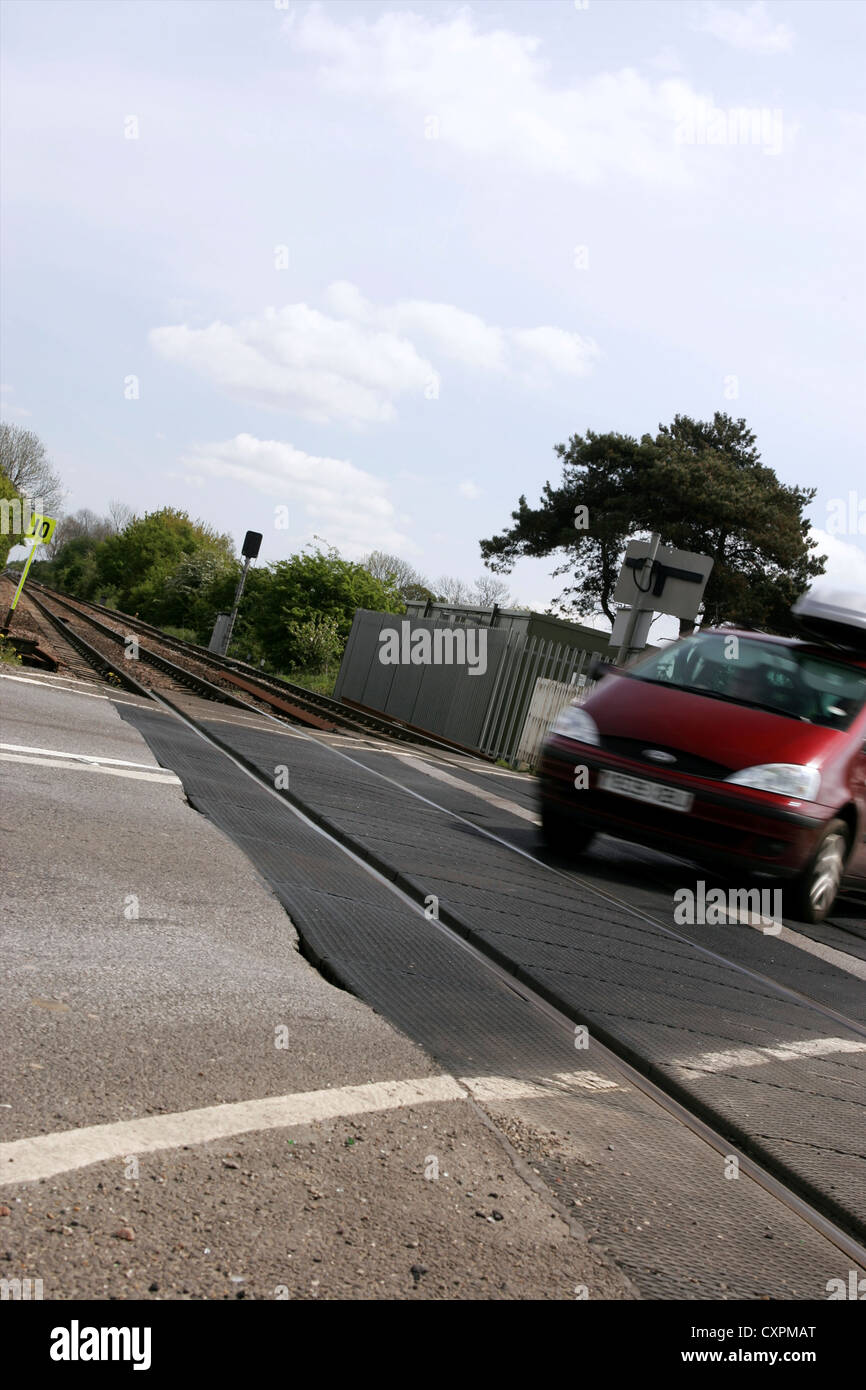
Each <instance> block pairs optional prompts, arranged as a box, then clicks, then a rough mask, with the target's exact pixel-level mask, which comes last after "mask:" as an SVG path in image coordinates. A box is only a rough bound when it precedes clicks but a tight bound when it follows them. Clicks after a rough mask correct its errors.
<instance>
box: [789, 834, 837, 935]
mask: <svg viewBox="0 0 866 1390" xmlns="http://www.w3.org/2000/svg"><path fill="white" fill-rule="evenodd" d="M850 843H851V840H850V831H849V829H848V827H847V825H846V824H845V822H844V821H842V820H834V821H831V822H830V824H829V825H828V826H827V829H826V830H825V831H824V834H823V835H822V836H821V839H820V841H819V843H818V848H817V849H816V850H815V853H814V854H813V855H812V858H811V860H810V861H809V864H808V866H807V867H806V868H805V869H804V870H803V872H802V873H801V874H800V876H799V877H798V878H796V879H794V881H793V883H792V884H791V885H790V887H789V888H788V889H787V891H786V899H787V906H788V911H789V913H790V915H791V916H792V917H796V918H798V920H799V921H801V922H823V921H824V918H825V917H828V916H829V914H830V911H831V909H832V907H833V904H834V902H835V901H836V897H837V894H838V892H839V888H840V885H841V883H842V876H843V874H844V873H845V861H846V860H847V858H848V849H849V846H850Z"/></svg>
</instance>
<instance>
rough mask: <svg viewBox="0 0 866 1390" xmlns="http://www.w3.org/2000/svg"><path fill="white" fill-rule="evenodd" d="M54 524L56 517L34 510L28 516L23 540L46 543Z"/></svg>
mask: <svg viewBox="0 0 866 1390" xmlns="http://www.w3.org/2000/svg"><path fill="white" fill-rule="evenodd" d="M56 525H57V518H56V517H53V516H43V515H42V513H41V512H34V513H33V515H32V516H31V518H30V525H29V526H28V527H27V530H26V531H25V532H24V535H23V538H22V539H23V540H25V541H35V542H36V544H37V545H47V544H48V542H49V541H50V540H51V537H52V536H53V535H54V528H55V526H56Z"/></svg>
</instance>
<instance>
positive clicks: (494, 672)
mask: <svg viewBox="0 0 866 1390" xmlns="http://www.w3.org/2000/svg"><path fill="white" fill-rule="evenodd" d="M403 626H405V627H406V628H411V633H412V636H413V638H417V637H418V634H422V635H423V633H424V632H425V631H426V632H427V633H428V634H429V635H430V639H431V644H432V643H434V642H435V639H436V638H437V637H438V636H439V635H440V633H441V634H443V635H444V634H445V633H448V632H450V633H451V634H452V635H454V634H455V633H456V632H457V630H458V626H460V627H462V628H463V631H464V633H465V634H466V636H467V639H468V637H469V636H471V637H472V638H473V643H475V641H476V639H477V643H478V644H479V645H480V647H482V648H483V660H481V661H479V662H478V664H477V666H476V668H475V669H474V670H473V669H470V667H469V665H468V664H467V663H465V662H463V663H461V662H459V661H454V660H449V657H448V655H447V652H446V655H445V657H444V660H437V658H436V655H435V646H434V647H433V655H432V658H431V659H422V660H416V659H415V658H414V657H411V655H410V657H409V659H407V653H406V652H402V654H401V655H400V656H399V659H397V660H396V661H391V660H388V661H384V660H383V653H384V643H385V641H386V640H388V639H389V634H391V635H400V629H401V628H402V627H403ZM470 629H472V631H470ZM406 635H407V636H408V634H406ZM397 645H398V646H399V645H400V644H399V643H398V644H397ZM592 655H593V654H592V653H591V652H589V651H586V650H585V649H584V648H583V647H581V646H578V645H577V644H576V643H575V642H573V641H572V642H567V641H566V642H557V641H556V640H554V639H553V638H550V639H548V638H546V637H544V636H540V635H538V634H529V633H527V632H526V631H525V630H521V629H520V628H518V627H513V628H510V629H505V628H496V627H493V628H491V627H486V626H485V627H477V626H476V624H474V623H473V624H466V625H462V624H461V625H457V624H454V623H443V622H442V621H441V620H440V621H436V620H435V619H433V620H430V619H424V618H413V619H412V620H411V622H410V621H408V620H406V619H401V618H395V616H394V615H393V614H391V613H377V612H371V611H369V610H365V609H359V610H358V612H357V613H356V614H355V618H354V622H353V624H352V631H351V633H350V635H349V640H348V643H347V644H346V650H345V652H344V654H343V660H342V662H341V664H340V671H339V675H338V677H337V683H336V687H335V689H334V694H335V695H336V697H337V698H338V699H340V700H344V701H346V702H347V703H348V704H350V705H356V706H358V707H360V708H362V709H369V710H374V711H378V712H381V713H382V714H386V715H388V716H390V717H391V718H392V719H396V720H398V721H400V722H401V723H403V724H405V725H406V726H407V727H409V728H416V729H421V730H424V731H426V732H427V733H431V734H434V735H436V736H437V737H439V738H442V739H445V740H447V741H450V742H453V743H455V744H457V745H458V746H459V747H463V748H474V749H477V750H478V751H479V752H482V753H485V754H487V755H488V757H491V758H499V759H502V760H503V761H506V762H509V763H511V764H513V765H514V766H521V765H524V766H528V767H534V766H535V763H536V761H537V759H538V755H539V752H540V749H541V745H542V743H543V742H544V739H545V737H546V735H547V732H548V730H549V729H550V726H551V724H552V723H553V721H554V719H555V718H556V716H557V714H558V713H559V711H560V710H561V709H562V707H563V705H565V704H567V703H568V701H569V700H575V699H577V700H582V699H584V698H585V697H586V695H587V694H588V693H589V690H590V688H591V683H590V681H589V679H588V675H587V671H588V667H589V663H590V660H591V658H592ZM607 659H610V658H607V657H602V660H607Z"/></svg>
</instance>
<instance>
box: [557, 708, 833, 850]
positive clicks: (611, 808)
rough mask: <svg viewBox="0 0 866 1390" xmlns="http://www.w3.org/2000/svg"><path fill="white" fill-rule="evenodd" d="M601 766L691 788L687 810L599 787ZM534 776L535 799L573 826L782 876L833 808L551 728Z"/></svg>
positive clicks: (830, 816)
mask: <svg viewBox="0 0 866 1390" xmlns="http://www.w3.org/2000/svg"><path fill="white" fill-rule="evenodd" d="M577 768H585V769H586V778H585V780H586V781H587V785H586V786H583V787H580V788H576V787H575V771H576V769H577ZM603 770H605V771H609V772H621V773H625V774H626V775H627V776H629V777H636V778H639V779H640V780H641V781H643V782H652V783H656V784H658V785H659V786H662V787H676V788H677V789H679V790H681V791H687V792H691V794H692V795H693V797H694V802H693V804H692V806H691V808H690V809H689V810H688V811H675V810H671V809H669V808H667V807H665V806H661V805H656V804H655V803H652V802H642V801H635V800H632V799H631V798H630V797H627V796H622V795H620V794H619V793H617V792H612V791H606V790H604V789H603V788H601V787H600V786H599V773H600V772H601V771H603ZM539 777H540V784H541V797H542V800H543V801H544V802H545V803H546V804H547V805H548V807H549V808H551V809H554V810H555V811H556V812H557V813H558V814H561V815H563V816H564V817H567V818H569V819H571V820H573V821H574V823H575V824H576V825H579V826H581V827H586V828H589V829H592V830H596V831H598V832H599V833H601V834H606V835H613V836H616V837H618V838H620V839H624V840H632V841H635V842H636V843H638V844H642V845H647V846H649V847H650V848H655V849H662V850H665V851H667V852H668V853H670V854H675V855H680V856H682V857H684V858H691V859H697V860H700V861H702V862H706V863H713V864H716V865H719V866H720V867H730V866H732V865H737V866H739V867H741V868H743V869H745V870H747V871H749V872H753V873H761V872H763V873H771V874H774V875H778V876H779V877H783V878H784V877H787V878H790V877H793V876H795V875H796V874H798V873H800V872H801V871H802V870H803V869H804V868H805V867H806V865H807V864H808V862H809V860H810V859H811V857H812V855H813V853H814V851H815V846H816V844H817V842H818V840H819V839H820V837H821V833H822V831H823V829H824V827H825V826H826V825H827V823H828V822H829V821H830V820H832V819H833V816H834V814H835V812H834V811H833V809H832V808H831V807H825V806H819V805H815V804H813V803H811V802H810V803H806V802H793V804H791V803H789V804H787V805H786V804H785V803H786V800H787V799H786V798H782V797H776V796H771V794H770V793H760V792H752V791H750V789H748V788H740V787H733V786H727V785H726V784H725V783H724V782H720V781H709V780H707V779H705V778H701V777H690V776H686V775H683V774H679V775H678V774H676V773H672V772H662V771H661V770H659V769H656V768H648V767H647V765H646V763H640V762H635V761H632V760H631V759H627V758H622V757H617V756H615V755H614V754H610V753H607V752H605V751H603V750H601V749H598V748H595V747H592V746H590V745H587V744H582V743H576V742H574V741H573V740H571V739H565V738H562V737H559V736H556V735H554V736H553V737H552V738H551V739H550V740H549V741H548V743H547V744H546V746H545V749H544V753H543V755H542V760H541V764H540V766H539Z"/></svg>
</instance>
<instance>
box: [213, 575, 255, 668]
mask: <svg viewBox="0 0 866 1390" xmlns="http://www.w3.org/2000/svg"><path fill="white" fill-rule="evenodd" d="M249 567H250V556H249V555H247V556H246V557H245V559H244V568H243V572H242V573H241V577H240V579H239V580H238V587H237V588H236V589H235V601H234V604H233V605H232V611H231V617H230V618H229V621H228V626H227V628H226V630H225V633H224V634H223V641H222V650H221V651H220V656H225V654H226V652H227V651H228V649H229V642H230V641H231V640H232V628H233V627H234V625H235V618H236V617H237V616H238V609H239V608H240V605H241V595H242V594H243V591H244V585H245V584H246V582H247V570H248V569H249Z"/></svg>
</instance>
